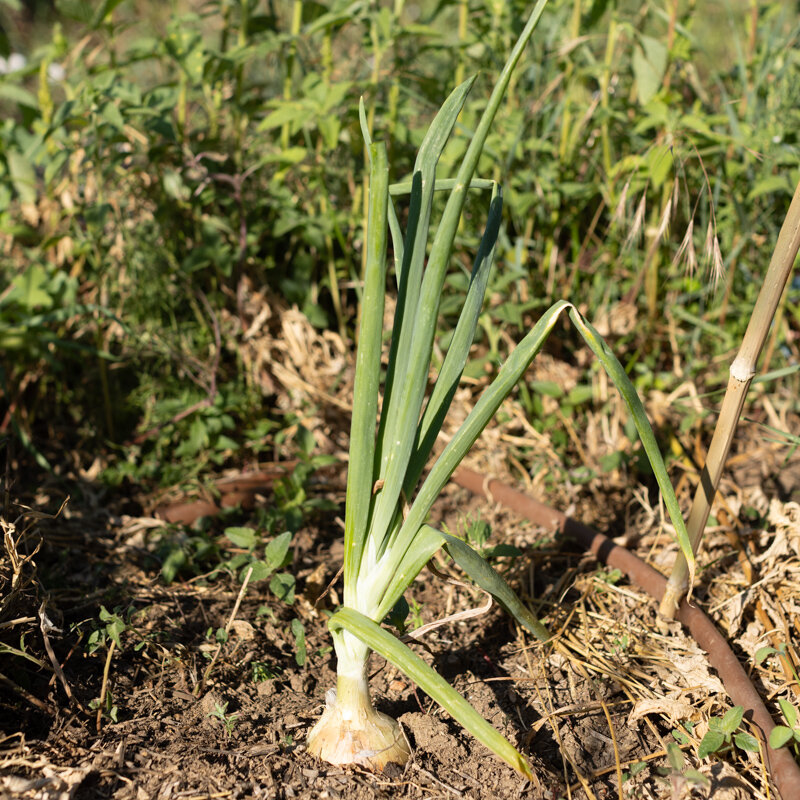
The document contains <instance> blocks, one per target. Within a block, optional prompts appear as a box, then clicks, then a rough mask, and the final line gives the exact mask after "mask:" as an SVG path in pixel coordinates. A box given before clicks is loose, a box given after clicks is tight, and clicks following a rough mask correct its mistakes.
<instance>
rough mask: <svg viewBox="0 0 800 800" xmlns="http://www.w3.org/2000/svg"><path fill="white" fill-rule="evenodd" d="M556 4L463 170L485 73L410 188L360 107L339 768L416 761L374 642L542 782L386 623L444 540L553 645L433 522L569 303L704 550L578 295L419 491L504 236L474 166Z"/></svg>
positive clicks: (335, 724) (514, 356)
mask: <svg viewBox="0 0 800 800" xmlns="http://www.w3.org/2000/svg"><path fill="white" fill-rule="evenodd" d="M545 5H546V0H540V2H539V3H537V5H536V7H535V8H534V10H533V11H532V12H531V14H530V17H529V18H528V22H527V24H526V26H525V28H524V29H523V32H522V33H521V35H520V37H519V39H518V40H517V43H516V45H515V46H514V48H513V50H512V52H511V55H510V56H509V59H508V61H507V62H506V65H505V67H504V69H503V71H502V73H501V75H500V78H499V80H498V83H497V84H496V86H495V88H494V90H493V92H492V95H491V97H490V99H489V101H488V103H487V105H486V108H485V110H484V113H483V116H482V117H481V119H480V121H479V123H478V124H477V125H476V127H475V129H474V133H473V136H472V139H471V141H470V143H469V146H468V148H467V150H466V153H465V154H464V156H463V159H462V161H461V165H460V167H459V168H458V172H457V176H456V178H455V179H447V180H438V181H437V180H436V167H437V162H438V160H439V157H440V155H441V153H442V152H443V150H444V147H445V144H446V142H447V140H448V138H449V136H450V133H451V131H452V129H453V127H454V126H455V123H456V119H457V117H458V115H459V113H460V112H461V110H462V108H463V106H464V102H465V99H466V95H467V92H468V91H469V89H470V87H471V86H472V83H473V81H472V80H468V81H466V82H465V83H463V84H461V85H460V86H458V87H457V88H456V89H455V90H454V91H453V92H452V93H451V95H450V96H449V97H448V98H447V100H446V101H445V103H444V104H443V105H442V107H441V109H440V111H439V113H438V114H437V116H436V117H435V119H434V120H433V122H432V124H431V126H430V128H429V130H428V133H427V134H426V136H425V138H424V139H423V141H422V144H421V145H420V149H419V152H418V155H417V161H416V164H415V167H414V172H413V175H412V179H411V181H406V182H403V183H401V184H399V185H398V184H394V185H390V184H389V179H388V158H387V152H386V147H385V146H384V145H382V144H375V143H373V142H372V141H371V136H370V133H369V129H368V124H367V118H366V113H365V110H364V106H363V104H362V107H361V114H360V116H361V120H362V132H363V135H364V139H365V141H366V142H367V144H368V146H369V153H370V159H371V164H370V183H369V216H368V225H367V238H366V246H367V258H366V266H365V278H364V288H363V294H362V303H361V324H360V332H359V340H358V349H357V353H356V379H355V387H354V403H353V416H352V422H351V436H350V462H349V469H348V477H347V494H346V514H345V550H344V607H343V608H342V609H340V610H339V611H337V612H336V613H335V614H334V615H333V616H332V617H331V618H330V620H329V623H328V624H329V628H330V630H331V632H332V634H333V641H334V648H335V650H336V656H337V688H336V697H335V699H333V698H331V700H330V703H329V705H328V707H327V709H326V711H325V712H324V714H323V716H322V718H321V719H320V721H319V722H318V723H317V725H316V726H315V727H314V729H313V730H312V731H311V733H310V734H309V737H308V747H309V751H310V752H312V753H315V754H317V755H319V756H320V757H321V758H323V759H325V760H328V761H330V762H332V763H353V762H357V763H359V764H362V765H365V766H369V767H372V768H376V769H381V768H383V766H384V765H385V764H386V763H389V762H397V763H404V762H405V761H406V760H407V758H408V756H409V751H408V747H407V744H406V742H405V739H404V737H403V736H402V733H401V731H400V729H399V726H398V724H397V723H396V722H395V721H394V720H392V719H391V718H390V717H388V716H386V715H384V714H381V713H379V712H377V711H376V710H375V708H374V706H373V704H372V700H371V697H370V694H369V687H368V681H367V662H368V658H369V653H370V650H375V651H376V652H378V653H380V654H381V655H382V656H384V657H385V658H387V659H388V660H389V661H391V662H392V663H393V664H395V665H396V666H398V667H399V668H400V669H402V670H403V671H404V672H406V674H408V675H409V676H410V677H411V678H412V679H413V680H414V681H415V682H416V683H418V684H419V685H420V686H421V687H422V688H423V689H424V690H425V691H426V692H427V693H428V694H429V695H431V697H433V698H434V699H435V700H437V701H438V702H439V703H440V704H441V705H442V706H443V707H444V708H445V709H446V710H447V711H448V712H449V713H450V714H451V715H452V716H453V717H454V718H455V719H456V720H458V721H459V722H460V723H461V724H462V725H464V726H465V727H466V728H467V729H468V730H469V731H470V732H471V733H473V735H475V736H476V737H477V738H478V739H480V740H481V741H482V742H483V743H484V744H486V745H487V746H488V747H489V748H490V749H491V750H492V751H493V752H495V753H496V754H497V755H499V756H500V757H501V758H503V759H504V760H505V761H506V762H507V763H508V764H510V765H511V766H513V767H514V768H515V769H517V770H519V771H520V772H521V773H522V774H524V775H527V776H530V770H529V767H528V765H527V762H526V761H525V759H524V758H523V756H522V755H521V754H520V753H519V752H518V751H517V750H516V749H515V748H514V747H513V746H512V745H511V744H510V743H509V742H508V741H507V740H506V739H505V738H504V737H502V736H500V734H498V733H497V731H496V730H495V729H494V728H492V727H491V726H490V725H489V724H488V723H487V722H486V720H484V719H483V718H482V717H481V716H480V715H479V714H478V713H477V712H476V711H475V709H474V708H472V706H470V705H469V703H467V702H466V701H465V700H464V698H463V697H462V696H461V695H459V694H458V693H457V692H456V691H455V690H454V689H453V688H452V687H451V686H450V685H449V684H448V683H447V682H446V681H445V680H444V679H442V678H441V676H439V675H438V674H437V673H436V672H435V671H433V670H432V669H431V668H430V667H429V666H428V665H427V664H426V663H425V662H424V661H422V660H421V659H420V658H419V657H418V656H416V655H415V654H414V653H413V652H411V651H410V650H409V649H408V648H407V647H405V646H404V645H403V644H402V643H400V642H399V641H398V640H397V639H396V638H395V637H393V636H392V635H391V634H390V633H389V632H387V631H386V630H385V629H383V628H382V627H381V626H380V624H379V623H380V622H381V621H382V620H383V619H384V618H385V617H386V616H387V614H389V612H390V611H391V610H392V609H394V608H395V606H396V604H397V602H398V600H399V599H400V598H401V597H402V595H403V594H404V592H405V591H406V589H407V588H408V587H409V585H410V584H411V583H412V582H413V580H414V579H415V577H416V576H417V574H418V573H419V571H420V570H421V569H422V567H423V566H424V565H425V564H426V563H427V562H428V560H429V559H430V558H431V557H432V556H433V554H434V553H435V552H436V551H438V550H439V549H440V548H442V547H444V549H445V550H446V552H447V553H448V554H449V555H450V556H451V557H452V558H453V559H454V561H455V562H456V563H457V564H458V565H459V566H460V567H461V568H462V569H463V570H464V571H465V572H467V574H468V575H469V576H470V577H471V578H472V579H473V580H474V581H475V582H476V583H477V584H478V585H480V586H481V588H483V589H484V590H486V591H487V592H489V593H490V594H492V595H493V596H494V597H495V599H497V600H498V602H499V603H500V604H501V605H502V606H503V607H504V608H506V609H507V610H508V611H509V612H511V613H512V614H513V616H514V617H515V619H517V621H518V622H519V623H520V624H521V625H522V626H524V627H525V628H526V629H527V630H528V631H529V632H530V633H532V634H533V635H534V636H536V637H537V638H539V639H541V640H546V639H547V638H548V636H549V634H548V633H547V630H546V629H545V628H544V626H543V625H542V624H541V623H540V622H539V621H538V620H536V619H535V618H534V617H533V615H532V614H531V613H530V611H529V610H528V609H527V608H525V606H524V605H523V604H522V603H521V602H520V600H519V599H518V598H517V596H516V595H515V594H514V593H513V592H512V591H511V589H510V588H509V587H508V585H507V584H506V583H505V581H504V580H503V579H502V578H501V577H500V576H499V575H498V573H497V572H496V571H495V570H494V569H493V568H492V567H490V566H489V565H488V563H487V562H486V561H485V560H484V559H483V558H481V556H480V554H479V553H477V552H476V551H475V550H474V549H473V548H472V547H471V546H470V545H469V544H467V543H466V542H465V541H464V540H462V539H460V538H458V537H455V536H453V535H451V534H449V533H446V532H444V531H439V530H436V529H435V528H433V527H431V526H430V525H427V524H426V517H427V514H428V512H429V510H430V508H431V505H432V504H433V502H434V500H435V499H436V497H437V496H438V494H439V492H440V491H441V489H442V488H443V486H444V485H445V483H446V481H447V480H448V479H449V477H450V475H451V474H452V472H453V471H454V470H455V469H456V467H457V465H458V464H459V462H460V461H461V459H462V458H463V457H464V456H465V455H466V453H467V452H468V450H469V448H470V447H471V446H472V444H473V443H474V442H475V440H476V439H477V437H478V436H479V435H480V433H481V431H482V430H483V428H484V427H485V426H486V425H487V423H488V422H489V420H490V419H491V418H492V416H493V415H494V414H495V412H496V411H497V409H498V408H499V406H500V405H501V403H502V401H503V400H504V398H505V397H506V396H507V395H508V394H509V392H510V391H511V390H512V388H513V387H514V386H515V385H516V383H517V382H518V381H519V380H520V378H521V377H522V375H523V374H524V373H525V371H526V370H527V368H528V366H529V365H530V363H531V361H532V360H533V358H534V357H535V356H536V354H537V353H538V352H539V350H540V349H541V347H542V345H543V343H544V341H545V339H546V338H547V336H548V334H549V333H550V332H551V331H552V330H553V328H554V326H555V324H556V323H557V321H558V319H559V317H560V315H561V313H562V312H565V313H567V314H568V315H569V318H570V320H571V321H572V322H573V324H574V325H575V326H576V328H577V329H578V331H579V332H580V334H581V335H582V337H583V338H584V340H585V341H586V343H587V344H588V345H589V347H590V348H591V350H592V351H593V353H594V354H595V355H596V356H597V358H598V360H599V361H600V363H601V364H602V366H603V368H604V369H606V371H607V372H608V374H609V375H610V377H611V379H612V381H613V382H614V383H615V384H616V385H617V387H618V388H619V390H620V392H621V394H622V396H623V398H624V399H625V402H626V403H627V405H628V407H629V409H630V411H631V415H632V418H633V420H634V424H635V426H636V429H637V431H638V433H639V435H640V437H641V439H642V442H643V445H644V448H645V451H646V453H647V455H648V458H649V459H650V462H651V464H652V467H653V472H654V474H655V477H656V479H657V481H658V483H659V486H660V487H661V489H662V492H663V495H664V499H665V504H666V506H667V509H668V511H669V514H670V517H671V519H672V521H673V524H674V525H675V527H676V530H677V533H678V540H679V543H680V546H681V548H682V550H683V551H684V552H686V553H687V557H688V558H689V559H691V550H690V548H689V543H688V539H687V537H686V532H685V527H684V526H683V521H682V518H681V515H680V510H679V508H678V504H677V500H676V498H675V494H674V492H673V490H672V487H671V485H670V483H669V479H668V477H667V474H666V468H665V467H664V463H663V460H662V458H661V455H660V453H659V451H658V446H657V444H656V441H655V437H654V435H653V432H652V430H651V428H650V425H649V422H648V421H647V417H646V415H645V413H644V409H643V407H642V404H641V401H640V400H639V398H638V396H637V394H636V391H635V389H634V387H633V385H632V383H631V381H630V379H629V378H628V376H627V374H626V373H625V370H624V369H623V368H622V366H621V365H620V364H619V362H618V361H617V359H616V358H615V357H614V356H613V354H612V353H611V351H610V350H609V349H608V347H607V346H606V344H605V343H604V342H603V340H602V339H601V338H600V337H599V335H598V334H597V332H596V331H595V330H594V328H593V327H592V326H591V325H590V324H589V323H588V322H586V321H585V320H584V319H583V317H582V316H581V315H580V314H579V313H578V312H577V310H576V309H575V308H574V307H573V306H572V305H571V304H570V303H568V302H566V301H561V302H559V303H556V304H555V305H554V306H552V307H551V308H550V309H549V310H548V311H547V312H545V314H544V315H543V316H542V318H541V319H540V321H539V322H538V323H537V324H536V325H535V326H534V327H533V329H532V330H531V331H530V333H529V334H528V335H527V336H526V337H525V338H524V339H523V340H522V342H521V343H520V344H519V345H518V346H517V348H516V349H515V350H514V351H513V352H512V353H511V355H510V356H509V358H508V359H507V360H506V362H505V363H504V364H503V366H502V367H501V369H500V370H499V372H498V374H497V376H496V378H495V380H494V382H493V383H492V384H491V385H490V386H489V388H488V389H487V390H486V391H485V392H484V393H483V395H482V396H481V398H480V399H479V401H478V403H477V404H476V406H475V407H474V409H473V410H472V412H471V413H470V415H469V416H468V417H467V419H466V421H465V422H464V423H463V425H462V427H461V428H460V429H459V431H458V432H457V433H456V434H455V436H453V438H452V439H451V440H450V442H449V443H448V445H447V446H446V447H445V449H444V451H443V452H442V454H441V455H440V456H439V458H438V460H437V461H436V462H435V463H434V465H433V467H432V468H431V470H430V472H429V473H428V475H427V477H426V478H425V480H424V481H423V482H422V485H421V487H420V488H419V490H418V491H417V492H416V494H414V493H415V489H416V487H417V484H418V482H419V480H420V478H421V475H422V473H423V470H424V467H425V464H426V462H427V460H428V457H429V455H430V453H431V450H432V448H433V445H434V442H435V440H436V437H437V435H438V432H439V430H440V428H441V426H442V423H443V420H444V418H445V416H446V414H447V411H448V408H449V406H450V403H451V401H452V399H453V396H454V394H455V390H456V387H457V385H458V382H459V380H460V377H461V374H462V372H463V369H464V365H465V363H466V360H467V358H468V353H469V349H470V345H471V344H472V341H473V338H474V335H475V331H476V328H477V323H478V318H479V315H480V311H481V306H482V302H483V297H484V292H485V289H486V283H487V279H488V273H489V269H490V266H491V263H492V260H493V255H494V250H495V245H496V241H497V236H498V232H499V223H500V212H501V202H502V201H501V197H502V194H501V191H500V188H499V187H498V186H497V185H496V184H494V183H493V182H491V181H485V180H476V179H475V178H474V175H475V170H476V167H477V164H478V159H479V156H480V153H481V151H482V149H483V146H484V143H485V141H486V137H487V135H488V132H489V130H490V128H491V125H492V121H493V118H494V115H495V113H496V111H497V108H498V107H499V105H500V101H501V98H502V96H503V94H504V92H505V90H506V88H507V86H508V83H509V80H510V78H511V73H512V70H513V68H514V66H515V65H516V63H517V61H518V60H519V58H520V55H521V53H522V50H523V48H524V47H525V45H526V43H527V41H528V39H529V37H530V36H531V34H532V32H533V30H534V28H535V26H536V24H537V23H538V21H539V18H540V17H541V14H542V12H543V10H544V7H545ZM470 188H476V189H484V188H491V190H492V199H491V203H490V207H489V216H488V222H487V225H486V228H485V231H484V235H483V237H482V239H481V243H480V246H479V248H478V253H477V256H476V259H475V265H474V267H473V271H472V275H471V278H470V283H469V288H468V290H467V294H466V298H465V301H464V305H463V308H462V312H461V315H460V317H459V320H458V323H457V324H456V328H455V331H454V333H453V335H452V338H451V340H450V343H449V347H448V349H447V354H446V356H445V358H444V360H443V361H442V364H441V367H440V369H439V374H438V377H437V380H436V382H435V384H434V387H433V389H432V391H431V393H430V395H429V396H428V397H427V402H426V387H427V382H428V377H429V368H430V365H431V359H432V345H433V339H434V336H435V330H436V320H437V313H438V308H439V305H440V300H441V296H442V287H443V284H444V279H445V275H446V271H447V267H448V263H449V260H450V256H451V253H452V249H453V243H454V239H455V235H456V231H457V229H458V224H459V220H460V218H461V214H462V211H463V209H464V204H465V200H466V194H467V190H468V189H470ZM437 190H440V191H446V192H448V195H447V200H446V204H445V208H444V211H443V213H442V217H441V219H440V221H439V224H438V227H437V229H436V233H435V235H434V236H433V241H432V244H431V245H430V250H429V251H428V238H429V231H430V227H431V216H432V210H433V198H434V193H435V192H436V191H437ZM407 193H410V206H409V212H408V223H407V228H406V232H405V236H403V234H402V231H401V228H400V222H399V216H398V214H397V212H396V211H395V208H394V205H393V203H392V202H390V196H400V195H404V194H407ZM389 235H391V238H392V243H393V249H394V264H395V273H396V278H397V287H398V294H397V306H396V310H395V315H394V327H393V331H392V339H391V345H390V349H389V363H388V368H387V369H386V373H385V377H384V393H383V404H382V411H381V415H380V422H379V423H378V426H377V433H376V417H377V410H378V399H379V393H380V384H381V377H382V364H381V344H382V339H383V336H382V325H383V310H384V299H385V292H386V269H387V263H386V261H387V259H386V252H387V242H388V238H389ZM426 256H427V263H426Z"/></svg>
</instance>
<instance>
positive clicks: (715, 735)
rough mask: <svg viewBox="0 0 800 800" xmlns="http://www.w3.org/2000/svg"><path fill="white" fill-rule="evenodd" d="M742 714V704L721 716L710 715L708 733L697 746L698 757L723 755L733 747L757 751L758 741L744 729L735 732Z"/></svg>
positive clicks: (752, 751) (740, 722)
mask: <svg viewBox="0 0 800 800" xmlns="http://www.w3.org/2000/svg"><path fill="white" fill-rule="evenodd" d="M743 716H744V707H743V706H734V707H733V708H731V709H730V710H729V711H727V712H726V713H725V715H724V716H723V717H712V718H711V719H710V720H709V721H708V733H706V735H705V736H704V737H703V739H702V741H701V742H700V746H699V747H698V748H697V757H698V758H707V757H708V756H710V755H713V754H715V753H716V754H717V755H723V754H724V753H728V752H730V751H731V750H732V749H733V748H734V747H738V748H739V749H740V750H748V751H750V752H751V753H757V752H758V741H757V740H756V739H755V737H753V736H751V735H750V734H749V733H746V732H744V731H739V732H737V730H738V728H739V726H740V725H741V724H742V717H743Z"/></svg>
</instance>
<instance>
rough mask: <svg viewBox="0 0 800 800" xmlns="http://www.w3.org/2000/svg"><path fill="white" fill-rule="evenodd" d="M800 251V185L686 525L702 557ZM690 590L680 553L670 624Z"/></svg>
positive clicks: (664, 607) (666, 607) (665, 603)
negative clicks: (706, 532) (752, 390)
mask: <svg viewBox="0 0 800 800" xmlns="http://www.w3.org/2000/svg"><path fill="white" fill-rule="evenodd" d="M798 249H800V184H798V186H797V189H795V193H794V197H793V198H792V202H791V205H790V206H789V210H788V212H787V213H786V219H785V220H784V222H783V225H782V226H781V230H780V233H779V234H778V241H777V243H776V244H775V250H774V252H773V254H772V259H771V260H770V263H769V268H768V269H767V274H766V277H765V278H764V283H763V285H762V287H761V291H760V292H759V294H758V299H757V300H756V305H755V308H754V309H753V314H752V316H751V317H750V322H749V324H748V326H747V330H746V331H745V334H744V338H743V340H742V346H741V349H740V350H739V354H738V355H737V356H736V358H735V359H734V361H733V363H732V364H731V367H730V378H729V380H728V388H727V390H726V391H725V397H724V399H723V401H722V408H721V409H720V414H719V420H718V421H717V426H716V428H715V429H714V435H713V437H712V439H711V445H710V447H709V449H708V456H707V458H706V463H705V466H704V467H703V471H702V472H701V474H700V484H699V485H698V487H697V492H696V493H695V496H694V500H693V502H692V507H691V510H690V512H689V519H688V521H687V523H686V527H687V530H688V533H689V539H690V541H691V544H692V552H694V553H697V550H698V547H699V546H700V541H701V539H702V537H703V530H704V529H705V526H706V522H707V521H708V515H709V512H710V511H711V504H712V502H713V500H714V496H715V494H716V492H717V487H718V486H719V481H720V478H721V477H722V470H723V468H724V466H725V461H726V460H727V458H728V453H729V452H730V448H731V444H732V443H733V437H734V434H735V432H736V426H737V424H738V422H739V417H740V416H741V413H742V409H743V408H744V403H745V399H746V398H747V390H748V388H749V387H750V383H751V381H752V380H753V377H754V376H755V374H756V365H757V363H758V358H759V356H760V355H761V350H762V348H763V347H764V342H765V341H766V338H767V334H768V333H769V329H770V325H771V324H772V320H773V318H774V316H775V311H776V310H777V308H778V303H779V302H780V299H781V295H782V294H783V290H784V287H785V286H786V283H787V281H788V279H789V275H790V274H791V271H792V267H793V266H794V261H795V258H796V257H797V251H798ZM689 588H690V587H689V566H688V564H687V562H686V559H685V557H684V556H683V555H682V554H680V553H679V554H678V556H677V558H676V560H675V565H674V567H673V568H672V574H671V575H670V577H669V581H668V582H667V588H666V591H665V592H664V597H663V599H662V601H661V604H660V606H659V612H660V613H661V614H662V615H663V616H664V617H666V618H668V619H674V618H675V615H676V613H677V611H678V607H679V606H680V601H681V599H682V598H683V597H684V596H685V595H686V593H687V591H688V590H689Z"/></svg>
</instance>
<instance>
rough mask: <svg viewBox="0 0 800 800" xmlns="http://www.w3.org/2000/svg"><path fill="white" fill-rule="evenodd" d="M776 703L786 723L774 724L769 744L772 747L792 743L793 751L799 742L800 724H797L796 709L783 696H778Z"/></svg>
mask: <svg viewBox="0 0 800 800" xmlns="http://www.w3.org/2000/svg"><path fill="white" fill-rule="evenodd" d="M778 705H779V706H780V707H781V714H783V718H784V720H786V725H776V726H775V727H774V728H773V729H772V731H771V732H770V734H769V746H770V747H772V748H776V749H777V748H778V747H784V746H785V745H787V744H789V742H791V743H792V746H793V747H794V750H795V753H796V752H797V745H798V743H800V726H798V715H797V709H796V708H795V707H794V706H793V705H792V704H791V703H790V702H789V701H788V700H784V698H782V697H779V698H778Z"/></svg>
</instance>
